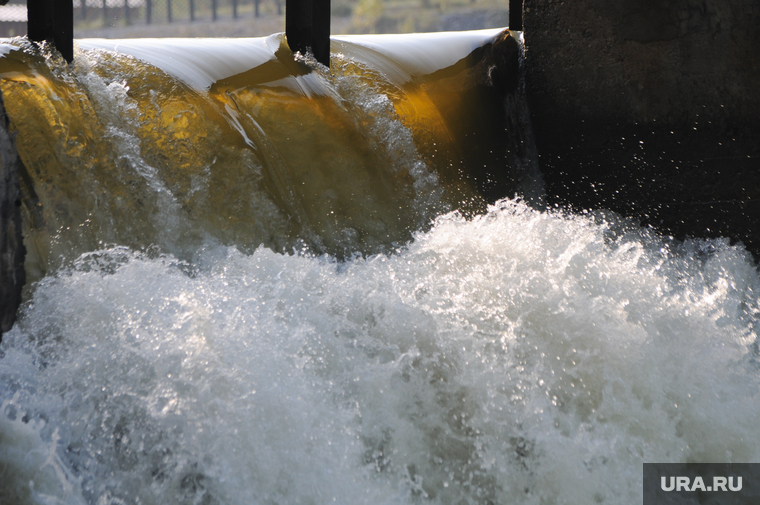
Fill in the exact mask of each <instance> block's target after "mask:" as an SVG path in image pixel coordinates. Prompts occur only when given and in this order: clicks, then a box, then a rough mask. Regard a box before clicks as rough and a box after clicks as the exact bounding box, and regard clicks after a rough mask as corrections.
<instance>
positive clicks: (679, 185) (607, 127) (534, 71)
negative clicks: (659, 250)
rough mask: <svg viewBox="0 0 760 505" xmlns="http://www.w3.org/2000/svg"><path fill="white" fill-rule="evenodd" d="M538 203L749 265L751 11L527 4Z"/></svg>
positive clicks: (753, 150)
mask: <svg viewBox="0 0 760 505" xmlns="http://www.w3.org/2000/svg"><path fill="white" fill-rule="evenodd" d="M524 7H525V8H524V11H523V12H524V19H523V21H524V33H525V45H526V49H525V54H526V61H525V71H526V73H525V80H526V92H527V95H528V102H529V105H530V110H531V115H532V122H533V131H534V133H535V137H536V144H537V147H538V151H539V153H540V155H541V159H540V164H541V169H542V171H543V173H544V178H545V181H546V185H547V192H548V195H547V196H548V198H549V202H550V203H557V204H570V205H572V206H573V207H574V208H575V209H585V208H597V209H600V208H602V209H611V210H614V211H616V212H619V213H622V214H624V215H627V216H632V217H635V218H637V219H639V220H640V221H641V223H642V224H646V225H652V226H654V227H655V228H657V229H659V230H660V231H662V232H664V233H667V234H672V235H675V236H676V237H679V238H683V237H689V236H692V237H702V238H707V237H730V238H731V239H736V240H740V241H741V242H743V243H744V244H745V245H746V246H747V247H748V248H749V249H750V250H751V251H753V252H754V253H755V255H756V257H757V258H760V256H758V253H760V142H758V140H757V139H759V138H760V93H758V91H757V90H759V89H760V51H758V50H757V48H758V47H760V30H758V26H760V3H759V2H758V1H757V0H669V1H659V0H617V1H614V2H610V1H609V0H572V1H568V0H565V1H560V0H525V5H524Z"/></svg>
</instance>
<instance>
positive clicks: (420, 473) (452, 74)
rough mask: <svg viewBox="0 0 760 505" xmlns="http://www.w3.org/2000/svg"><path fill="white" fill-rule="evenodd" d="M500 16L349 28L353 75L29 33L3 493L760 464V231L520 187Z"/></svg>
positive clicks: (432, 498) (393, 499)
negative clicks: (758, 252)
mask: <svg viewBox="0 0 760 505" xmlns="http://www.w3.org/2000/svg"><path fill="white" fill-rule="evenodd" d="M500 33H501V32H497V31H493V32H488V33H485V32H478V33H469V34H468V33H465V34H458V35H452V34H446V35H438V36H437V37H438V38H436V36H432V35H428V36H422V35H416V36H406V37H387V38H386V37H366V38H362V37H356V38H352V37H345V38H336V39H335V40H334V41H333V57H334V60H333V62H332V63H333V64H332V65H331V69H332V73H328V72H327V71H326V70H325V69H324V68H322V67H319V66H318V65H315V64H314V63H313V62H310V61H308V59H305V60H298V61H296V60H294V59H293V57H292V55H290V54H288V53H286V52H283V51H284V50H283V49H282V44H281V39H279V38H278V37H277V36H274V37H270V38H264V39H255V40H254V39H251V40H245V41H239V40H231V41H216V42H213V41H212V42H208V43H207V45H205V46H203V47H196V46H193V44H194V43H195V42H193V41H148V42H134V41H131V42H128V41H119V42H112V41H95V40H93V41H81V42H80V46H79V52H78V53H77V56H76V57H75V61H74V65H73V67H71V68H67V67H62V66H59V65H58V64H57V63H56V62H55V61H54V59H51V58H48V57H46V55H45V54H43V53H40V52H38V51H35V50H34V49H32V48H30V47H29V46H26V45H24V43H23V42H19V41H15V42H10V43H8V44H7V46H5V49H4V51H6V52H5V54H4V56H3V58H2V59H0V79H2V82H1V83H0V87H2V91H3V94H4V96H5V97H6V104H7V107H8V113H9V116H10V118H11V124H12V126H13V127H14V128H15V131H16V135H17V143H18V145H19V150H20V152H21V155H22V159H23V162H24V165H25V167H26V170H27V173H26V175H25V176H24V177H25V179H24V180H22V183H23V184H26V187H25V188H22V189H23V190H24V193H23V195H24V201H23V202H22V208H23V210H24V213H25V216H24V221H25V226H26V227H27V230H26V233H27V240H28V242H27V247H28V249H29V250H30V259H29V261H28V271H30V272H31V274H32V277H33V279H34V282H33V283H32V284H31V285H30V286H29V287H28V288H27V293H26V302H25V304H24V305H23V307H22V309H21V312H20V318H19V321H18V322H17V324H16V326H15V327H14V328H13V329H12V330H11V331H10V332H9V333H7V334H6V335H4V336H3V342H2V344H1V346H0V352H1V353H2V354H1V357H0V381H1V382H0V406H1V408H0V444H1V445H0V447H2V452H0V483H1V484H2V485H1V486H0V493H3V494H0V502H2V503H5V502H9V503H21V504H27V503H66V504H69V503H71V504H101V503H103V504H121V503H130V504H132V503H135V504H137V503H140V504H173V503H177V504H179V503H203V504H219V505H221V504H250V503H254V504H269V503H278V504H296V503H330V502H333V503H351V504H357V503H367V504H370V503H371V504H377V503H389V504H398V503H433V504H439V503H440V504H459V503H482V504H487V503H505V504H522V503H528V504H547V503H550V504H561V503H610V504H628V503H636V502H640V500H641V480H640V479H641V463H642V462H643V461H674V462H675V461H693V460H698V461H705V460H709V461H729V462H738V461H757V460H758V458H760V445H758V443H757V440H758V438H757V436H756V435H757V428H756V422H755V420H756V419H757V418H758V415H759V414H760V412H758V410H760V407H759V406H758V403H757V401H756V397H757V391H758V378H759V376H758V365H757V363H758V345H757V332H758V324H759V323H760V315H759V314H760V303H759V301H758V296H757V293H758V290H760V278H758V274H757V270H756V268H755V267H754V264H753V261H752V258H751V256H750V255H749V253H747V251H746V250H744V249H743V248H742V247H740V246H732V245H730V244H729V242H728V241H726V240H698V239H694V240H687V241H676V240H674V239H672V238H670V237H667V236H661V235H659V234H658V233H656V232H655V231H653V230H651V229H649V228H642V227H640V226H638V225H637V224H636V223H635V222H633V221H631V220H629V219H626V218H623V217H621V216H617V215H615V214H613V213H609V212H602V211H599V212H578V213H570V212H564V211H559V210H554V211H550V210H545V209H540V208H535V206H530V205H528V204H527V203H526V202H525V201H524V200H521V199H513V198H512V197H513V195H514V194H515V192H517V193H526V192H530V191H534V190H535V187H530V184H533V183H535V182H536V181H535V180H534V178H533V179H532V178H531V177H530V174H529V176H528V177H525V174H524V173H522V174H521V173H520V172H519V171H515V167H516V166H517V165H519V162H520V160H516V159H515V158H516V157H517V153H518V151H519V149H518V148H517V147H515V146H516V145H517V144H518V142H517V141H515V140H514V137H512V136H510V135H513V134H516V133H521V132H515V131H514V130H515V124H518V125H519V123H518V122H517V121H516V120H515V119H514V118H510V117H509V114H508V112H507V111H505V106H504V101H505V99H506V100H507V102H509V96H506V95H508V94H509V93H510V90H512V89H513V88H515V84H514V82H513V81H510V75H509V73H500V72H499V71H498V70H499V65H498V64H497V63H498V59H499V54H500V53H499V51H497V50H493V49H494V48H495V47H497V46H498V44H496V41H497V39H498V38H499V37H501V35H500ZM425 40H427V44H428V45H427V46H425V44H426V41H425ZM498 40H501V39H498ZM501 41H502V42H505V41H504V40H501ZM507 43H509V42H507ZM214 44H218V45H219V47H222V48H223V49H224V50H223V51H221V52H219V53H216V54H215V55H214V54H213V51H214V48H213V47H212V46H213V45H214ZM155 45H159V46H160V47H158V48H155V47H153V48H152V47H150V46H155ZM236 46H238V47H243V49H244V50H245V51H246V54H247V55H248V58H250V59H248V60H246V59H244V58H238V57H235V58H229V59H225V57H224V55H225V54H234V51H235V47H236ZM423 46H425V47H426V50H425V51H421V50H419V51H416V52H415V51H414V50H413V48H417V49H419V48H421V47H423ZM336 47H337V48H339V50H337V51H336V50H335V48H336ZM506 47H509V46H506ZM256 48H257V49H256ZM201 51H211V53H212V54H211V55H210V56H208V57H207V59H205V60H204V61H206V64H204V65H203V66H202V68H201V69H198V68H197V63H193V66H190V67H188V65H187V64H186V62H183V61H182V57H181V56H182V54H184V55H187V59H189V60H192V61H196V60H198V54H197V53H199V52H201ZM238 65H242V68H240V67H239V66H238ZM501 68H503V66H502V67H501ZM199 70H202V71H199ZM468 90H475V92H472V91H468ZM489 90H490V91H489ZM507 105H508V107H507V109H509V104H507ZM303 132H307V134H304V133H303ZM297 134H300V137H298V138H296V137H295V136H296V135H297ZM291 136H293V137H292V138H294V140H293V141H291V140H290V137H291ZM491 151H493V152H491ZM504 197H507V198H506V199H504Z"/></svg>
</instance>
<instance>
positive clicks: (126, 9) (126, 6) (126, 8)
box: [124, 0, 132, 25]
mask: <svg viewBox="0 0 760 505" xmlns="http://www.w3.org/2000/svg"><path fill="white" fill-rule="evenodd" d="M124 19H125V21H126V22H127V24H128V25H130V24H132V23H131V21H132V20H131V19H130V16H129V0H124Z"/></svg>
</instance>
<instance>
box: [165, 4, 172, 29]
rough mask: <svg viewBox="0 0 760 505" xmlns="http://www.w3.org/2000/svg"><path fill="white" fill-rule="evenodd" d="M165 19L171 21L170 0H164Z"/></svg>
mask: <svg viewBox="0 0 760 505" xmlns="http://www.w3.org/2000/svg"><path fill="white" fill-rule="evenodd" d="M166 20H167V22H169V23H171V22H172V0H166Z"/></svg>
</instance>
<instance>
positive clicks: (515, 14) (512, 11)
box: [509, 0, 523, 32]
mask: <svg viewBox="0 0 760 505" xmlns="http://www.w3.org/2000/svg"><path fill="white" fill-rule="evenodd" d="M522 16H523V0H509V29H510V30H512V31H517V32H520V31H522V29H523V20H522Z"/></svg>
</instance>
